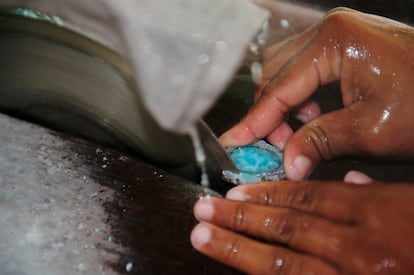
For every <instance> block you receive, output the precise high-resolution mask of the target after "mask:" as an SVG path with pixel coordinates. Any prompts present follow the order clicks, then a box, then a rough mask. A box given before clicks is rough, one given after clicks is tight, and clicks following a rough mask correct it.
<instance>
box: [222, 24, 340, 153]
mask: <svg viewBox="0 0 414 275" xmlns="http://www.w3.org/2000/svg"><path fill="white" fill-rule="evenodd" d="M325 25H326V24H325ZM325 25H322V26H325ZM320 28H322V27H319V29H318V31H315V33H314V35H313V36H310V39H309V40H307V42H305V43H304V45H302V47H301V49H300V50H299V51H298V52H297V53H296V54H295V55H293V56H292V57H290V58H289V59H288V60H287V61H286V62H285V63H284V65H283V66H282V67H281V68H280V70H278V72H277V73H276V74H275V75H274V76H273V77H272V78H271V79H270V80H268V82H267V84H265V85H264V87H263V90H262V92H261V97H260V98H259V99H258V101H257V102H256V104H255V105H253V107H252V108H251V110H250V111H249V113H248V114H247V115H246V116H245V117H244V118H243V119H242V120H241V121H240V122H239V123H238V124H237V125H235V126H234V127H233V128H232V129H230V130H229V131H227V132H226V133H225V134H223V135H222V137H221V138H220V140H221V142H222V143H223V144H224V145H226V146H239V145H245V144H248V143H252V142H254V141H256V140H258V139H262V138H264V137H266V136H268V135H269V134H271V133H272V132H273V131H275V130H276V129H277V128H278V127H279V126H280V125H282V123H283V122H284V120H285V117H286V115H287V113H288V112H289V111H290V110H291V109H292V108H293V107H296V106H298V105H300V104H301V103H303V102H305V101H306V100H307V99H308V98H309V97H310V96H311V95H312V93H313V92H314V91H315V90H316V89H317V88H318V87H319V86H320V85H322V84H326V83H329V82H332V81H335V80H337V79H339V72H340V60H341V54H340V52H339V49H338V48H339V47H338V45H337V41H338V40H337V39H335V38H332V36H331V35H327V37H329V38H326V37H325V36H324V34H323V33H324V31H321V30H320ZM323 28H324V29H328V30H327V32H328V33H330V30H329V28H330V27H323ZM280 54H283V51H282V53H280Z"/></svg>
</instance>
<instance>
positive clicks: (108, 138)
mask: <svg viewBox="0 0 414 275" xmlns="http://www.w3.org/2000/svg"><path fill="white" fill-rule="evenodd" d="M0 60H1V66H0V83H1V85H0V110H1V111H3V112H7V113H13V114H15V115H19V116H24V117H25V118H30V119H31V120H34V121H35V122H39V123H41V124H44V125H47V126H49V127H52V128H54V129H58V130H61V131H64V132H68V133H72V134H75V135H77V136H80V137H83V138H87V139H89V140H92V141H95V142H98V143H100V144H105V145H108V146H110V147H113V148H116V149H119V150H123V151H128V152H132V153H134V154H136V155H138V156H140V157H142V158H144V159H146V160H150V161H152V162H157V163H162V164H166V165H169V166H181V165H184V164H187V163H189V162H191V161H192V159H193V156H192V154H193V153H192V152H193V151H192V147H191V143H190V142H189V140H188V138H187V137H184V136H179V135H176V134H173V133H170V132H167V131H165V130H163V129H161V128H160V127H159V126H158V125H157V124H156V122H155V121H154V119H153V118H152V117H151V116H150V115H149V114H148V112H147V111H146V110H145V108H144V106H143V105H142V102H141V100H140V98H139V93H138V92H137V89H136V86H135V85H134V81H133V80H132V77H131V75H132V74H131V69H130V67H129V65H128V64H127V63H126V62H125V60H124V59H123V58H122V57H121V56H120V55H118V54H117V53H115V52H113V51H111V50H110V49H108V48H105V47H104V46H102V45H100V44H98V43H95V42H94V41H92V40H89V39H88V38H86V37H83V36H81V35H79V34H77V33H74V32H72V31H70V30H67V29H65V28H63V27H60V26H57V25H55V24H51V23H49V22H43V21H39V20H33V19H30V18H24V17H19V16H13V15H5V14H3V15H0ZM160 78H162V76H160Z"/></svg>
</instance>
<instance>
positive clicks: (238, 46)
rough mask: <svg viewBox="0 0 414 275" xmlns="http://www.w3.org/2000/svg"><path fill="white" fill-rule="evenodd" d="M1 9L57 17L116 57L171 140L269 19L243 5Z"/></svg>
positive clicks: (106, 2) (64, 3) (146, 2)
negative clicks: (128, 70)
mask: <svg viewBox="0 0 414 275" xmlns="http://www.w3.org/2000/svg"><path fill="white" fill-rule="evenodd" d="M0 6H3V7H4V6H7V7H25V8H30V9H34V10H38V11H41V12H44V13H47V14H49V15H55V16H58V17H60V18H61V19H62V21H63V22H64V25H65V26H67V27H69V28H71V29H73V30H75V31H78V32H80V33H82V34H84V35H87V36H88V37H90V38H92V39H95V40H97V41H98V42H101V43H102V44H104V45H106V46H108V47H110V48H112V49H114V50H116V51H117V52H119V53H120V54H121V55H123V56H124V57H125V58H127V60H128V61H129V62H130V64H131V65H132V68H133V69H134V74H135V79H136V81H137V85H138V88H139V91H140V96H141V97H142V100H143V102H144V104H145V105H146V106H147V107H148V110H149V111H150V113H151V114H152V115H153V116H154V117H155V119H156V120H157V121H158V123H159V124H160V125H161V126H162V127H164V128H166V129H169V130H174V131H177V132H186V131H187V130H188V129H190V128H191V127H193V125H194V124H195V122H196V121H197V120H198V119H200V117H201V116H202V115H203V114H204V113H205V112H206V111H207V110H208V109H209V108H210V107H211V105H212V104H213V103H214V102H215V100H216V99H217V97H218V96H219V95H220V93H222V92H223V91H224V89H225V87H226V85H227V84H228V83H229V82H230V80H231V79H232V77H233V76H234V74H235V72H236V70H237V69H238V67H239V65H240V63H241V61H242V59H243V57H244V55H245V51H246V49H247V46H248V44H249V43H250V42H251V41H252V40H253V38H254V37H255V35H256V33H257V32H258V31H259V30H260V28H261V26H262V24H263V23H264V22H265V21H266V20H267V17H268V12H267V10H264V9H262V8H260V7H258V6H257V5H255V4H253V3H251V2H250V1H249V0H209V1H206V0H88V1H85V0H36V1H30V0H2V1H1V3H0ZM108 104H111V103H110V102H108Z"/></svg>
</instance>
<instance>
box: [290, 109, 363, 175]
mask: <svg viewBox="0 0 414 275" xmlns="http://www.w3.org/2000/svg"><path fill="white" fill-rule="evenodd" d="M354 114H355V113H354V112H352V111H351V110H350V109H349V108H343V109H340V110H338V111H334V112H331V113H328V114H324V115H322V116H320V117H318V118H316V119H314V120H311V121H310V122H308V123H307V124H305V125H303V126H302V127H301V128H300V129H299V130H298V131H296V132H295V133H294V134H293V135H292V136H291V137H290V138H289V140H288V141H287V143H286V147H285V155H284V164H285V171H286V175H287V177H288V178H289V179H290V180H302V179H304V178H306V177H307V176H308V175H309V174H310V173H311V171H312V170H313V169H314V168H315V167H316V166H317V165H318V163H319V162H320V161H321V160H329V159H332V158H333V157H336V156H340V155H344V154H347V153H353V152H355V151H356V150H358V148H357V145H358V144H357V143H358V140H359V138H358V136H359V131H358V129H357V128H355V127H356V126H355V124H356V123H355V121H356V117H355V115H354Z"/></svg>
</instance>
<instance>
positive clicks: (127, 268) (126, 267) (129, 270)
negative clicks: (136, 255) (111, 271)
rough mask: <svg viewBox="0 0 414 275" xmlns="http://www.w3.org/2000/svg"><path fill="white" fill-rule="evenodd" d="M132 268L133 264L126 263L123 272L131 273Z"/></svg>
mask: <svg viewBox="0 0 414 275" xmlns="http://www.w3.org/2000/svg"><path fill="white" fill-rule="evenodd" d="M132 268H134V264H133V263H131V262H128V263H127V264H126V265H125V270H126V272H131V271H132Z"/></svg>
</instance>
